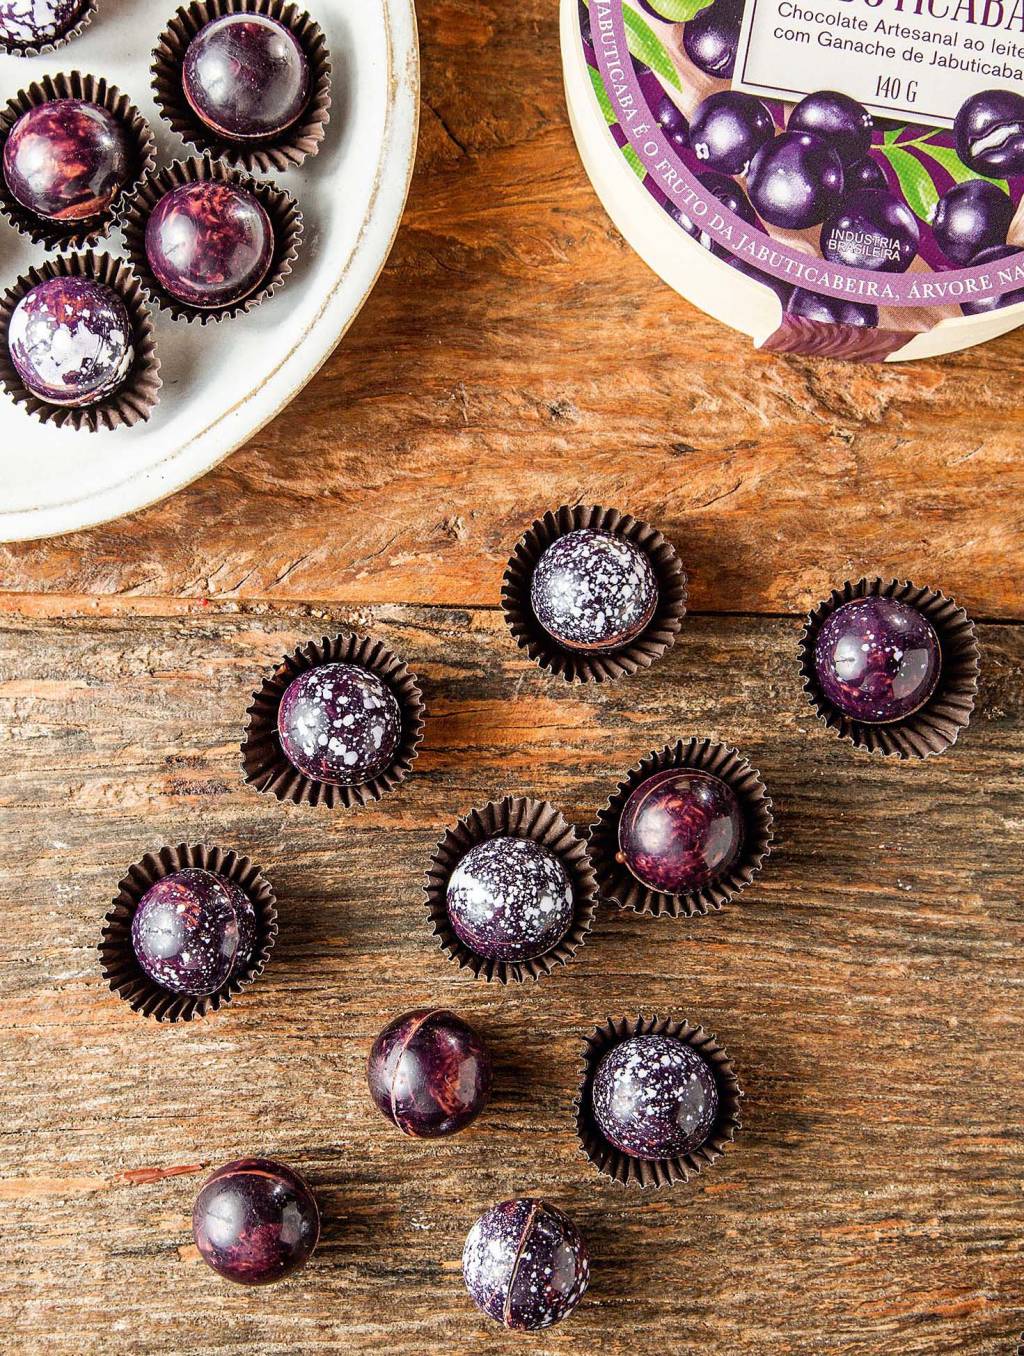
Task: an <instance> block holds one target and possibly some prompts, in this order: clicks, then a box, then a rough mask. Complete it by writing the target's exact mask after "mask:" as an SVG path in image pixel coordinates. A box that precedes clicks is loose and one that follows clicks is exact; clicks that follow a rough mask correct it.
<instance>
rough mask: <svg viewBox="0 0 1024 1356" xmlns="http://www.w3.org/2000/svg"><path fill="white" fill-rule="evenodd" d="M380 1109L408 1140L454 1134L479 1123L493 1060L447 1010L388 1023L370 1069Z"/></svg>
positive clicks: (429, 1010)
mask: <svg viewBox="0 0 1024 1356" xmlns="http://www.w3.org/2000/svg"><path fill="white" fill-rule="evenodd" d="M366 1077H367V1082H368V1083H369V1086H370V1095H371V1096H372V1098H373V1100H374V1103H375V1105H376V1106H377V1109H378V1110H379V1111H380V1112H381V1114H382V1115H384V1116H386V1117H387V1119H388V1120H389V1121H391V1122H392V1123H393V1124H394V1125H397V1126H398V1128H399V1130H401V1131H402V1132H403V1133H404V1134H406V1135H412V1136H414V1137H416V1138H418V1139H435V1138H437V1137H439V1136H441V1135H454V1134H456V1133H457V1131H459V1130H463V1129H464V1128H465V1127H466V1126H467V1125H469V1123H470V1121H473V1120H475V1119H476V1117H477V1116H478V1115H479V1114H480V1112H481V1111H482V1110H483V1109H484V1107H485V1106H486V1104H487V1099H488V1098H489V1096H490V1093H491V1057H490V1055H489V1054H488V1053H487V1047H486V1046H485V1045H484V1043H483V1041H482V1040H481V1039H480V1037H479V1036H478V1035H477V1033H476V1032H475V1031H474V1030H473V1028H472V1027H471V1026H470V1025H469V1023H468V1022H464V1021H463V1020H462V1019H461V1018H460V1017H456V1015H455V1013H453V1012H448V1011H446V1010H445V1009H444V1008H420V1009H417V1010H416V1011H415V1012H407V1013H405V1014H404V1015H403V1016H401V1017H396V1018H395V1020H394V1021H393V1022H389V1023H388V1025H387V1026H386V1027H385V1028H384V1030H383V1031H382V1032H381V1033H380V1035H379V1036H378V1037H377V1039H376V1041H374V1044H373V1049H372V1050H371V1051H370V1058H369V1060H368V1061H367V1067H366Z"/></svg>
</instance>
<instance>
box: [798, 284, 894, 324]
mask: <svg viewBox="0 0 1024 1356" xmlns="http://www.w3.org/2000/svg"><path fill="white" fill-rule="evenodd" d="M786 310H787V312H788V314H789V315H798V316H801V317H802V318H803V319H804V320H817V321H819V322H820V323H821V324H825V325H856V326H858V327H861V328H865V329H870V328H873V327H874V326H876V325H877V324H878V307H877V306H868V305H865V304H864V303H862V302H859V301H848V300H847V299H846V298H845V297H825V296H822V295H821V294H820V293H819V292H809V291H806V290H805V289H804V288H802V287H795V288H794V289H793V295H792V296H791V297H790V299H789V305H788V306H787V307H786Z"/></svg>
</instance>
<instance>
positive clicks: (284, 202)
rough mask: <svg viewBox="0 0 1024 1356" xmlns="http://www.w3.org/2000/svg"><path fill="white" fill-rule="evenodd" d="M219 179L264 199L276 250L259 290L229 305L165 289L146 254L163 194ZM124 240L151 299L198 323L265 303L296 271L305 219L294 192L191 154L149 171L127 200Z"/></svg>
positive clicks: (228, 317)
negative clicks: (196, 301)
mask: <svg viewBox="0 0 1024 1356" xmlns="http://www.w3.org/2000/svg"><path fill="white" fill-rule="evenodd" d="M211 181H213V182H216V183H223V184H234V185H236V186H237V187H238V188H245V189H248V191H249V192H250V193H252V194H253V196H254V197H256V198H257V199H258V200H259V201H260V202H261V203H262V204H263V207H264V209H265V210H266V213H267V215H268V216H269V217H270V223H271V225H272V226H273V228H274V254H273V258H272V259H271V261H270V268H269V269H268V270H267V276H266V278H265V280H264V281H263V283H262V284H261V285H260V286H259V288H257V290H256V291H255V292H252V293H250V295H249V296H247V297H241V298H240V299H239V300H238V301H233V302H231V303H230V304H229V305H227V306H218V307H210V308H204V307H197V306H188V305H186V303H185V302H183V301H178V300H177V299H176V298H175V297H172V296H171V295H170V293H168V292H165V291H164V289H163V287H162V286H161V285H160V283H159V282H158V281H157V279H156V277H155V276H154V274H153V270H152V269H151V268H150V266H149V258H148V256H147V254H146V223H147V222H148V221H149V216H150V213H151V212H152V211H153V209H154V207H156V205H157V203H158V202H159V201H160V199H161V198H162V197H163V196H164V195H165V194H166V193H170V192H171V191H172V190H173V189H175V188H180V187H181V186H182V185H183V184H195V183H208V182H211ZM121 225H122V227H123V229H124V243H125V249H126V251H127V253H128V257H129V258H130V259H131V261H132V266H133V267H134V269H135V271H136V272H137V273H138V275H139V277H140V278H141V279H142V282H143V285H144V286H145V288H146V290H147V291H148V292H149V294H150V296H151V297H152V299H153V300H154V301H155V302H156V303H157V305H158V306H160V307H162V308H163V310H165V311H169V312H170V313H171V315H172V316H173V317H174V319H175V320H188V321H198V322H199V324H200V325H209V324H210V323H218V322H219V321H221V320H229V319H230V318H231V317H232V316H236V315H240V314H245V313H247V312H249V311H252V310H255V308H256V307H257V306H259V305H261V304H262V303H263V302H264V301H266V300H267V299H268V297H272V296H273V295H274V294H275V292H279V291H280V289H281V288H282V287H283V286H284V284H285V281H286V279H287V278H288V275H289V274H290V273H291V271H292V267H293V265H294V263H295V260H296V259H297V258H298V255H299V247H300V245H301V244H302V233H303V222H302V213H301V212H300V211H299V205H298V203H297V202H296V201H295V199H294V198H293V197H292V195H291V194H290V193H286V192H285V191H284V189H282V188H278V187H277V186H276V185H275V184H268V183H265V182H263V181H262V180H260V179H253V178H250V177H249V175H246V174H240V173H239V172H238V170H233V169H229V168H228V166H227V165H222V164H221V163H220V161H217V160H211V159H210V157H209V156H208V155H207V156H193V157H192V158H191V159H190V160H175V161H174V162H173V163H172V164H170V165H168V166H167V167H166V168H165V169H159V170H154V171H152V172H151V173H149V174H147V175H146V177H145V178H144V179H143V181H142V183H141V184H140V185H139V187H138V188H137V189H136V191H135V192H134V193H133V194H132V195H131V197H130V198H129V199H128V200H127V202H126V204H125V206H124V210H123V211H122V213H121Z"/></svg>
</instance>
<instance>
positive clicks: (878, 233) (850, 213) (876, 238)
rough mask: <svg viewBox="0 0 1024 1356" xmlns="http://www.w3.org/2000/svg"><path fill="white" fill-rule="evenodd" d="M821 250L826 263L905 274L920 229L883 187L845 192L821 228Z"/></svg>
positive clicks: (906, 207) (915, 252)
mask: <svg viewBox="0 0 1024 1356" xmlns="http://www.w3.org/2000/svg"><path fill="white" fill-rule="evenodd" d="M820 241H821V252H822V254H823V255H824V257H825V258H826V259H828V260H829V262H830V263H833V264H845V265H846V266H847V267H848V268H869V269H872V270H874V271H876V272H879V273H905V272H906V271H907V269H908V268H909V267H910V265H911V264H912V263H913V262H914V259H915V258H916V256H917V247H918V245H919V244H920V243H921V230H920V227H919V226H918V224H917V217H915V216H914V214H913V212H912V211H911V210H910V208H909V207H908V206H907V205H906V203H904V202H903V201H901V199H899V198H897V197H896V195H895V193H890V192H889V190H888V189H887V188H859V189H856V190H855V191H854V192H853V193H847V194H846V196H845V197H844V198H843V201H842V203H841V204H840V207H839V211H838V212H836V213H835V215H834V216H831V217H829V219H828V221H826V222H825V224H824V226H822V228H821V237H820Z"/></svg>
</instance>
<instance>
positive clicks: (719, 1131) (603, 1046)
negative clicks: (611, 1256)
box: [573, 1016, 743, 1190]
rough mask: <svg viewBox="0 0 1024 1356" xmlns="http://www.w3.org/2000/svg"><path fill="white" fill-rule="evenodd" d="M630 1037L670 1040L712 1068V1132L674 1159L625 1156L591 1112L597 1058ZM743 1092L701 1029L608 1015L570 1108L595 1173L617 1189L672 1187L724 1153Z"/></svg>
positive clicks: (591, 1041) (586, 1056)
mask: <svg viewBox="0 0 1024 1356" xmlns="http://www.w3.org/2000/svg"><path fill="white" fill-rule="evenodd" d="M633 1036H673V1037H675V1039H676V1040H680V1041H683V1042H684V1044H686V1045H689V1046H690V1047H691V1048H692V1049H694V1050H696V1052H697V1054H699V1055H700V1056H701V1058H702V1059H703V1060H704V1061H705V1063H706V1064H707V1065H708V1066H709V1068H710V1069H711V1072H712V1074H713V1076H714V1079H715V1084H716V1086H717V1088H718V1115H717V1116H716V1118H715V1123H714V1125H713V1126H712V1127H711V1133H710V1135H709V1136H708V1138H707V1139H706V1140H705V1142H704V1143H703V1144H702V1145H701V1146H700V1148H699V1149H694V1150H693V1152H692V1153H688V1154H680V1155H678V1156H676V1157H675V1158H663V1159H656V1160H652V1161H648V1160H646V1159H642V1158H633V1157H632V1156H631V1155H630V1154H624V1153H623V1152H622V1151H621V1149H617V1148H616V1147H615V1145H614V1144H611V1143H609V1141H608V1140H607V1139H605V1137H604V1135H603V1134H602V1133H601V1130H600V1129H599V1127H598V1124H597V1121H596V1120H595V1119H594V1114H593V1096H592V1090H593V1084H594V1075H595V1074H596V1073H597V1069H598V1065H599V1064H600V1063H601V1060H602V1059H603V1058H604V1056H605V1055H606V1054H607V1053H608V1051H609V1050H611V1049H612V1048H613V1047H614V1046H616V1045H621V1044H622V1042H623V1041H625V1040H629V1039H630V1038H631V1037H633ZM742 1098H743V1090H742V1088H741V1087H740V1084H739V1079H738V1078H737V1077H736V1072H735V1070H734V1069H733V1066H732V1061H731V1060H730V1058H729V1056H728V1054H727V1053H726V1051H725V1050H723V1048H722V1047H721V1045H719V1043H718V1041H717V1040H716V1039H715V1037H714V1036H711V1035H709V1034H708V1033H707V1032H706V1031H705V1030H704V1028H703V1027H702V1026H692V1025H691V1024H690V1023H689V1022H680V1021H675V1020H673V1019H672V1018H669V1017H642V1016H641V1017H634V1018H630V1017H617V1018H613V1017H609V1018H608V1020H607V1021H606V1022H605V1024H604V1025H603V1026H599V1027H597V1028H596V1029H595V1030H594V1032H593V1033H592V1035H590V1036H588V1037H587V1039H586V1041H585V1042H584V1045H583V1060H582V1066H581V1069H580V1082H579V1091H578V1093H577V1095H576V1101H575V1103H574V1106H573V1110H574V1113H575V1116H576V1134H577V1136H578V1138H579V1141H580V1147H581V1148H582V1150H583V1152H584V1153H585V1154H586V1156H587V1158H589V1159H590V1161H591V1163H593V1165H594V1167H595V1168H597V1170H598V1172H600V1173H602V1174H603V1175H604V1176H605V1177H609V1178H611V1180H612V1181H613V1182H618V1183H619V1184H620V1185H621V1186H626V1187H639V1188H640V1189H641V1190H649V1189H651V1188H657V1187H666V1186H673V1185H674V1184H675V1183H676V1182H685V1181H687V1180H688V1179H689V1178H690V1177H692V1176H696V1174H697V1173H700V1172H703V1171H704V1170H705V1169H707V1168H710V1167H712V1166H713V1165H714V1164H715V1163H716V1162H717V1161H718V1159H719V1158H721V1156H722V1155H723V1154H724V1153H726V1152H728V1150H729V1147H730V1146H731V1144H732V1143H733V1141H734V1139H735V1138H736V1135H737V1134H738V1133H739V1131H740V1130H741V1129H742V1123H741V1121H740V1102H741V1100H742Z"/></svg>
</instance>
